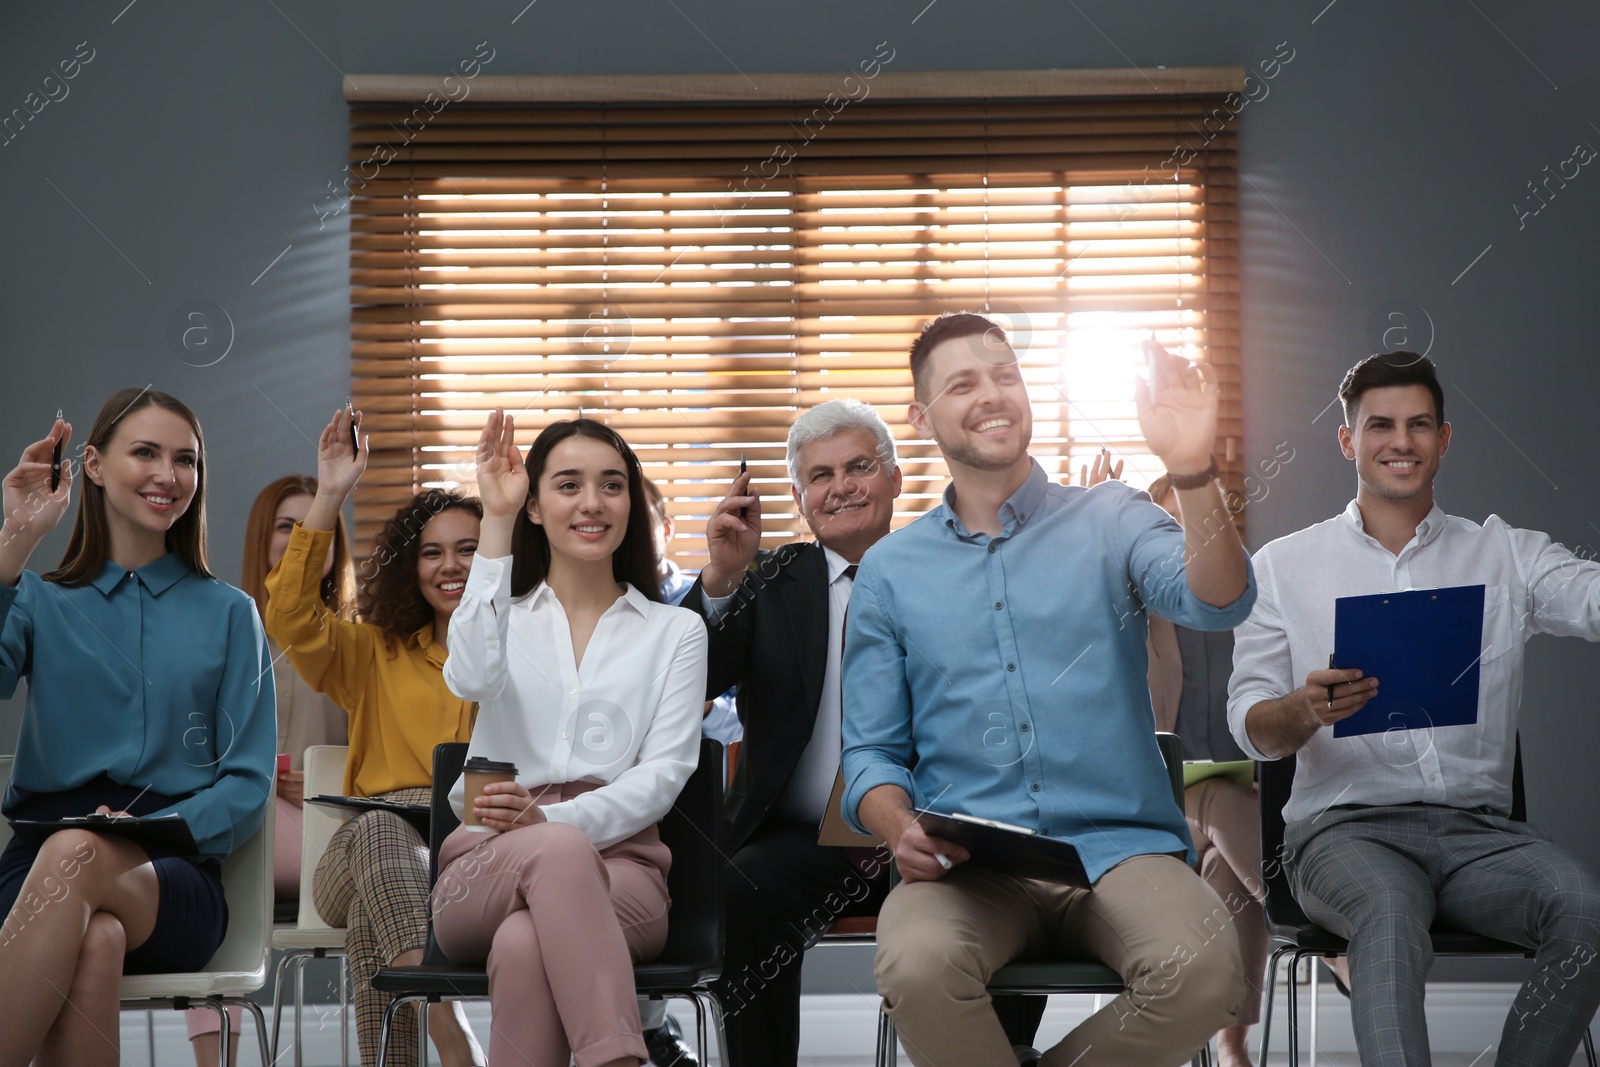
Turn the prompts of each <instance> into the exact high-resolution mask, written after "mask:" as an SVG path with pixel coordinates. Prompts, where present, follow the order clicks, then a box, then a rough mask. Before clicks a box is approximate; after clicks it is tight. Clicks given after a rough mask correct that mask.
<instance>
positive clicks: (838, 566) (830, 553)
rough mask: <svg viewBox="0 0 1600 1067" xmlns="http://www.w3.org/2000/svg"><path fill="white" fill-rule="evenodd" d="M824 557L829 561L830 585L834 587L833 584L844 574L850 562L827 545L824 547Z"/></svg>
mask: <svg viewBox="0 0 1600 1067" xmlns="http://www.w3.org/2000/svg"><path fill="white" fill-rule="evenodd" d="M819 543H820V542H819ZM822 555H823V557H824V558H825V559H826V560H827V561H828V585H829V587H832V585H833V583H834V582H837V581H838V580H839V576H840V575H841V574H843V573H844V569H845V568H846V567H848V566H850V561H849V560H847V559H845V558H844V557H843V556H841V555H839V553H837V552H835V551H834V550H833V549H831V548H829V547H828V546H827V545H822Z"/></svg>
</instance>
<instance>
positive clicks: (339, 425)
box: [317, 408, 368, 503]
mask: <svg viewBox="0 0 1600 1067" xmlns="http://www.w3.org/2000/svg"><path fill="white" fill-rule="evenodd" d="M352 434H354V435H355V436H356V437H358V438H361V447H360V448H356V447H355V444H354V443H353V441H352V439H351V435H352ZM367 458H368V450H367V441H366V438H365V436H364V435H362V433H361V413H360V412H359V411H351V410H350V409H349V408H340V409H339V410H338V411H336V412H334V413H333V419H332V420H331V421H330V422H329V423H328V425H327V426H325V427H323V430H322V436H321V437H320V438H318V439H317V491H318V492H319V493H326V494H330V495H332V494H335V493H337V494H338V498H339V500H340V502H341V503H342V502H343V501H344V498H345V497H347V496H349V495H350V491H351V490H353V489H354V488H355V487H356V483H357V482H358V481H360V480H361V475H362V474H363V473H365V472H366V469H367Z"/></svg>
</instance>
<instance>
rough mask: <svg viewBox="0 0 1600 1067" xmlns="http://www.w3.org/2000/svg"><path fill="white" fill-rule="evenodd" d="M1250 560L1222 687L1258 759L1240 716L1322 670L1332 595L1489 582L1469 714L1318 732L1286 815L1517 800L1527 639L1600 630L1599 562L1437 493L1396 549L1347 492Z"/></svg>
mask: <svg viewBox="0 0 1600 1067" xmlns="http://www.w3.org/2000/svg"><path fill="white" fill-rule="evenodd" d="M1254 563H1255V573H1256V586H1257V590H1258V597H1257V600H1256V606H1255V610H1254V611H1253V612H1252V613H1251V615H1250V618H1249V619H1248V620H1247V621H1246V622H1245V623H1244V624H1243V625H1242V626H1240V627H1239V628H1238V630H1237V631H1235V634H1234V646H1233V679H1232V681H1231V682H1230V684H1229V687H1228V726H1229V729H1230V730H1231V731H1232V733H1233V736H1234V739H1235V740H1236V741H1238V742H1239V746H1240V747H1241V748H1243V749H1244V751H1245V752H1246V753H1247V754H1248V755H1250V757H1251V758H1253V759H1265V758H1266V757H1264V756H1262V755H1261V753H1260V751H1259V750H1258V749H1256V747H1255V746H1254V745H1253V744H1251V743H1250V737H1249V734H1248V733H1247V732H1246V730H1245V715H1246V714H1247V713H1248V712H1249V710H1250V709H1251V708H1252V707H1254V706H1255V705H1256V704H1258V703H1260V702H1261V701H1263V700H1275V699H1277V698H1279V697H1282V696H1284V695H1285V694H1287V693H1291V692H1293V691H1294V690H1296V689H1298V688H1299V687H1300V686H1302V685H1304V684H1305V679H1306V675H1307V674H1309V673H1310V672H1311V671H1314V670H1320V669H1326V667H1327V665H1328V654H1329V653H1330V652H1332V651H1333V640H1334V600H1335V599H1336V598H1338V597H1342V596H1364V595H1369V594H1373V593H1390V592H1398V591H1401V590H1405V589H1434V588H1441V587H1447V586H1457V585H1480V584H1481V585H1483V586H1485V590H1484V608H1483V645H1482V648H1483V655H1482V657H1481V659H1480V660H1479V673H1478V721H1477V723H1476V724H1473V725H1468V726H1444V727H1436V728H1433V729H1428V730H1403V731H1402V730H1396V731H1390V732H1387V733H1378V734H1365V735H1361V736H1356V737H1341V738H1335V737H1334V736H1333V730H1332V728H1327V727H1325V728H1323V729H1321V730H1319V731H1317V733H1316V734H1314V735H1313V736H1312V737H1311V739H1310V740H1309V741H1308V742H1307V743H1306V744H1305V746H1304V747H1303V748H1301V749H1300V751H1299V752H1298V753H1297V756H1298V761H1297V766H1296V770H1295V779H1294V792H1293V794H1292V795H1291V797H1290V799H1289V803H1288V805H1287V806H1286V807H1285V808H1284V818H1285V820H1286V821H1289V822H1295V821H1297V820H1300V819H1306V818H1311V817H1313V816H1315V815H1317V814H1318V813H1320V812H1321V811H1323V810H1324V809H1326V808H1328V807H1331V806H1333V805H1340V804H1363V805H1387V804H1411V803H1427V804H1440V805H1447V806H1450V807H1458V808H1476V807H1488V808H1493V809H1494V810H1496V811H1500V812H1509V811H1510V810H1511V776H1512V761H1513V756H1514V753H1515V747H1516V741H1515V738H1516V730H1517V714H1518V709H1519V707H1520V705H1521V703H1522V670H1523V667H1522V664H1523V644H1524V643H1525V642H1526V641H1527V639H1528V638H1529V637H1531V636H1532V635H1534V634H1538V633H1545V634H1555V635H1558V636H1571V637H1584V638H1587V639H1588V640H1590V641H1594V640H1600V564H1597V563H1596V562H1594V561H1592V560H1584V559H1580V558H1579V557H1577V556H1576V555H1574V554H1573V553H1572V552H1571V551H1570V550H1568V549H1567V548H1565V547H1563V546H1561V545H1559V544H1556V543H1554V542H1552V541H1551V540H1550V538H1549V537H1548V536H1547V535H1545V534H1542V533H1539V532H1537V531H1534V530H1519V529H1516V528H1514V527H1512V526H1509V525H1507V524H1506V523H1505V522H1504V521H1503V520H1501V519H1500V518H1499V517H1498V516H1495V515H1491V516H1489V518H1488V519H1486V520H1485V521H1484V523H1483V525H1482V526H1479V525H1478V524H1476V523H1474V522H1472V521H1470V520H1468V519H1463V518H1459V517H1457V516H1453V515H1446V514H1445V513H1444V512H1443V511H1441V510H1440V509H1439V507H1438V506H1437V505H1435V506H1434V508H1433V509H1432V510H1431V511H1429V512H1428V514H1427V516H1426V517H1425V518H1424V519H1423V520H1422V523H1421V524H1420V525H1418V527H1417V532H1416V536H1415V537H1413V538H1412V539H1411V541H1410V542H1409V543H1408V544H1407V545H1406V546H1405V548H1403V549H1401V551H1400V554H1399V555H1398V556H1396V555H1393V554H1391V553H1390V552H1389V550H1388V549H1386V548H1384V547H1383V546H1382V545H1381V544H1379V543H1378V542H1377V540H1375V539H1374V538H1373V537H1371V536H1370V535H1368V534H1367V532H1366V530H1365V527H1364V526H1363V524H1362V521H1361V511H1360V509H1359V508H1358V507H1357V506H1356V503H1355V501H1351V502H1350V505H1349V507H1347V508H1345V510H1344V511H1343V512H1342V513H1341V514H1339V515H1338V516H1336V517H1334V518H1332V519H1328V520H1327V521H1325V522H1320V523H1318V524H1317V525H1315V526H1312V527H1310V528H1308V529H1305V530H1301V531H1299V532H1298V533H1293V534H1290V535H1289V536H1287V537H1283V538H1280V539H1278V540H1276V541H1273V542H1272V543H1270V544H1268V545H1266V546H1265V547H1263V548H1262V549H1261V550H1260V551H1259V552H1257V553H1256V554H1255V557H1254ZM1378 681H1379V686H1380V691H1381V686H1382V683H1383V680H1382V678H1379V680H1378Z"/></svg>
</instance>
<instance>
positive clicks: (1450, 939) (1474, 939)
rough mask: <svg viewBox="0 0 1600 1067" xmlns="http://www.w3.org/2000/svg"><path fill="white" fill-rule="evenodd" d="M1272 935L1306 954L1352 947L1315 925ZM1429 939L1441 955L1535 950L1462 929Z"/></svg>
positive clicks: (1280, 930) (1436, 931)
mask: <svg viewBox="0 0 1600 1067" xmlns="http://www.w3.org/2000/svg"><path fill="white" fill-rule="evenodd" d="M1268 933H1269V935H1270V936H1271V938H1272V940H1274V941H1277V942H1280V943H1283V944H1294V945H1297V946H1298V947H1299V948H1300V950H1301V953H1302V954H1317V955H1332V956H1343V955H1344V954H1345V951H1346V950H1347V949H1348V948H1349V947H1350V943H1349V942H1348V941H1346V940H1345V939H1344V938H1342V937H1340V936H1339V935H1338V934H1334V933H1330V932H1329V931H1327V930H1324V929H1323V928H1322V927H1320V926H1318V925H1317V924H1315V923H1312V922H1307V923H1305V924H1304V925H1296V926H1279V925H1277V924H1273V925H1272V926H1271V927H1270V929H1269V930H1268ZM1428 937H1429V938H1430V939H1432V941H1433V951H1434V954H1435V955H1439V956H1527V955H1528V954H1529V953H1530V951H1531V950H1530V949H1527V948H1524V947H1523V946H1522V945H1515V944H1512V943H1511V942H1510V941H1501V940H1499V939H1497V938H1493V937H1484V936H1483V935H1482V934H1469V933H1463V932H1461V931H1458V930H1441V929H1433V930H1429V931H1428Z"/></svg>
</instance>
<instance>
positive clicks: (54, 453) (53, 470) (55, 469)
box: [50, 408, 61, 493]
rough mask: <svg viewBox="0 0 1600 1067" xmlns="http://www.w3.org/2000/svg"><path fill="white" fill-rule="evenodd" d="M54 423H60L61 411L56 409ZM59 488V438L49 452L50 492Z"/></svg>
mask: <svg viewBox="0 0 1600 1067" xmlns="http://www.w3.org/2000/svg"><path fill="white" fill-rule="evenodd" d="M56 421H57V422H60V421H61V409H60V408H56ZM60 488H61V438H59V437H58V438H56V446H55V448H53V449H51V450H50V491H51V492H52V493H53V492H55V491H56V490H57V489H60Z"/></svg>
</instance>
